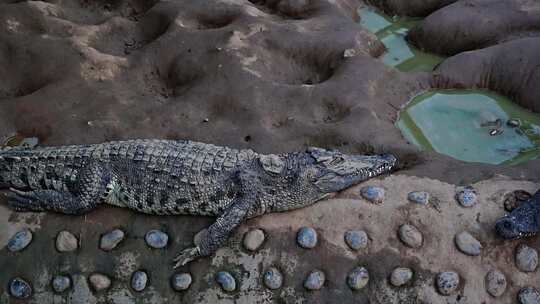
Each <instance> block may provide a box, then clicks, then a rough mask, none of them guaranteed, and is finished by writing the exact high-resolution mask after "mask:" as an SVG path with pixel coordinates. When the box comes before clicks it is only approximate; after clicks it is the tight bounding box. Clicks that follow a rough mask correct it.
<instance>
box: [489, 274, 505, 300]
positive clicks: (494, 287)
mask: <svg viewBox="0 0 540 304" xmlns="http://www.w3.org/2000/svg"><path fill="white" fill-rule="evenodd" d="M506 285H507V283H506V276H505V275H504V274H503V273H502V272H500V271H498V270H491V271H490V272H488V273H487V274H486V291H487V292H488V293H489V294H490V295H492V296H493V297H500V296H502V294H503V293H504V292H505V290H506Z"/></svg>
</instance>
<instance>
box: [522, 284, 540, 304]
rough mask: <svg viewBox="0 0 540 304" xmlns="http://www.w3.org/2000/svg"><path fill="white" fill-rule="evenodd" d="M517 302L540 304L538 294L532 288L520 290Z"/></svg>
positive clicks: (539, 293) (539, 294) (539, 295)
mask: <svg viewBox="0 0 540 304" xmlns="http://www.w3.org/2000/svg"><path fill="white" fill-rule="evenodd" d="M518 301H519V303H520V304H540V292H538V290H537V289H536V288H534V287H532V286H529V287H524V288H521V289H520V290H519V292H518Z"/></svg>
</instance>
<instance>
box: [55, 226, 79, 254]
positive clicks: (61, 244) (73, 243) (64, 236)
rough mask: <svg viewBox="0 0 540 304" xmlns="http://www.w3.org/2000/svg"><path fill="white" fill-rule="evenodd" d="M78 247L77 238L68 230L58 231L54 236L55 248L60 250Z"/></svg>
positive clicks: (64, 250) (66, 250) (71, 249)
mask: <svg viewBox="0 0 540 304" xmlns="http://www.w3.org/2000/svg"><path fill="white" fill-rule="evenodd" d="M77 247H79V240H77V237H75V236H74V235H73V233H71V232H69V231H66V230H64V231H60V232H59V233H58V235H57V236H56V250H58V251H60V252H70V251H74V250H76V249H77Z"/></svg>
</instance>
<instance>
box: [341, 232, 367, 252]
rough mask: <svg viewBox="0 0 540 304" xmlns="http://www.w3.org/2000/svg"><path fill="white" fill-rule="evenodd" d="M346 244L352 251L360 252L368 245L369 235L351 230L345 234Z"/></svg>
mask: <svg viewBox="0 0 540 304" xmlns="http://www.w3.org/2000/svg"><path fill="white" fill-rule="evenodd" d="M345 243H346V244H347V245H348V246H349V247H350V248H351V249H352V250H360V249H362V248H366V247H367V245H368V235H367V233H366V232H365V231H363V230H350V231H347V232H345Z"/></svg>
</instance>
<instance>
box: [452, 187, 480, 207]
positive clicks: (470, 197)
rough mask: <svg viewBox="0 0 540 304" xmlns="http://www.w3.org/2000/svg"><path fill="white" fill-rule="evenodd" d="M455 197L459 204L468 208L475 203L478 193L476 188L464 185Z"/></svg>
mask: <svg viewBox="0 0 540 304" xmlns="http://www.w3.org/2000/svg"><path fill="white" fill-rule="evenodd" d="M456 199H457V201H458V202H459V204H460V205H461V206H463V207H466V208H470V207H472V206H474V205H475V204H476V203H477V201H478V195H477V194H476V190H475V189H474V188H472V187H465V188H464V189H463V190H461V191H459V192H458V193H457V194H456Z"/></svg>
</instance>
